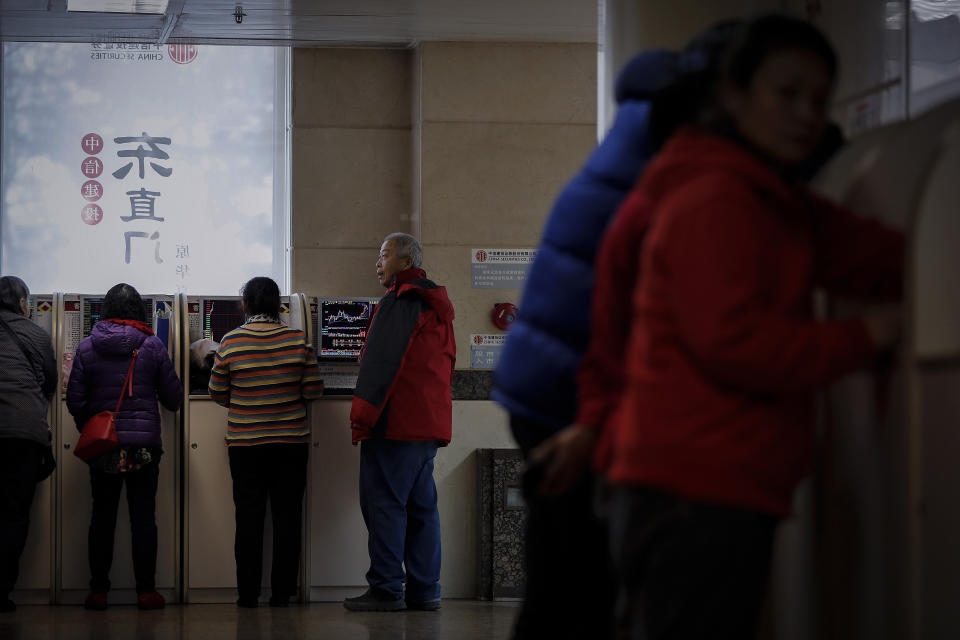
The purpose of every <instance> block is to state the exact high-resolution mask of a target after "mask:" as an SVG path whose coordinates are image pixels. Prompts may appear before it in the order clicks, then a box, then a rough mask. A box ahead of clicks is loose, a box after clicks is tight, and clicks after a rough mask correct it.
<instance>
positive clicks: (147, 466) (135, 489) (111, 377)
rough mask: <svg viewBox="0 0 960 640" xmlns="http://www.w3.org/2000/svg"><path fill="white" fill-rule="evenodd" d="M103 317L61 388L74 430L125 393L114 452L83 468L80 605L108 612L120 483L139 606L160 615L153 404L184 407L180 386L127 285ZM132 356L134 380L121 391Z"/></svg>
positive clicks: (115, 291) (116, 291) (114, 293)
mask: <svg viewBox="0 0 960 640" xmlns="http://www.w3.org/2000/svg"><path fill="white" fill-rule="evenodd" d="M101 317H102V318H103V320H100V321H99V322H97V324H95V325H94V326H93V330H92V331H91V332H90V337H88V338H86V339H84V340H83V341H82V342H81V343H80V345H79V346H78V347H77V353H76V356H74V359H73V367H72V369H71V371H70V381H69V383H68V384H67V408H68V409H69V410H70V413H71V414H72V415H73V417H74V419H75V420H76V423H77V429H78V430H82V429H83V425H84V424H85V423H86V422H87V421H88V420H89V419H90V418H92V417H93V416H95V415H96V414H97V413H99V412H101V411H113V410H114V409H116V407H117V400H118V399H119V398H120V395H121V394H125V397H124V398H123V403H122V404H121V405H120V411H119V412H118V413H117V420H116V427H117V440H118V441H119V443H120V446H119V447H117V448H116V449H113V450H111V451H107V452H106V453H104V454H101V455H100V456H98V457H96V458H94V459H92V460H89V461H88V463H89V464H90V487H91V490H92V494H93V514H92V517H91V519H90V534H89V537H88V547H87V549H88V553H89V562H90V573H91V579H90V594H89V595H88V596H87V598H86V600H85V601H84V606H86V607H87V608H88V609H106V607H107V592H108V591H109V590H110V565H111V564H112V562H113V540H114V530H115V528H116V523H117V508H118V506H119V503H120V490H121V489H122V488H123V485H124V484H126V486H127V504H128V506H129V508H130V528H131V532H132V543H133V574H134V577H135V578H136V583H137V584H136V587H137V605H138V606H139V607H140V608H141V609H159V608H162V607H163V606H164V599H163V596H162V595H160V594H159V593H157V590H156V585H155V578H156V565H157V524H156V496H157V481H158V477H159V473H160V468H159V464H160V456H161V455H162V454H163V449H162V445H163V443H162V442H161V439H160V426H161V425H160V409H159V407H158V406H157V400H158V399H159V401H160V402H161V403H162V404H163V406H164V407H166V408H167V409H169V410H171V411H176V410H177V409H179V408H180V405H181V403H182V402H183V385H182V384H181V383H180V379H179V378H177V374H176V371H174V368H173V362H172V361H171V360H170V356H169V355H168V354H167V350H166V348H165V347H164V346H163V342H161V341H160V339H159V338H157V337H156V336H155V335H153V330H152V328H151V326H150V325H149V324H148V323H147V318H146V312H145V310H144V305H143V299H142V298H141V297H140V294H139V293H137V290H136V289H134V288H133V287H131V286H130V285H129V284H126V283H120V284H118V285H116V286H114V287H113V288H111V289H110V291H108V292H107V295H106V296H105V297H104V299H103V304H102V307H101ZM134 353H136V363H135V365H134V368H133V375H132V376H131V380H130V384H129V386H128V387H125V386H124V381H125V380H126V377H127V370H128V369H129V368H130V362H131V360H132V359H133V355H134Z"/></svg>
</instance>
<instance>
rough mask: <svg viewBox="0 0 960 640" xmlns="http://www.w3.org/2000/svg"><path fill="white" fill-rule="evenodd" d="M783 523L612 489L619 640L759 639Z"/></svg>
mask: <svg viewBox="0 0 960 640" xmlns="http://www.w3.org/2000/svg"><path fill="white" fill-rule="evenodd" d="M777 522H778V520H777V518H775V517H774V516H771V515H767V514H763V513H759V512H754V511H748V510H744V509H737V508H733V507H725V506H719V505H710V504H703V503H695V502H689V501H686V500H682V499H679V498H676V497H674V496H671V495H669V494H666V493H663V492H660V491H656V490H652V489H644V488H637V487H618V488H615V489H614V490H613V493H612V495H611V504H610V547H611V552H612V555H613V560H614V566H615V567H616V569H617V573H618V579H619V587H620V596H619V600H618V605H617V630H618V636H619V637H623V638H633V639H638V640H639V639H641V638H642V639H643V640H664V639H668V638H669V639H674V638H684V639H685V638H710V639H711V640H723V639H725V638H730V639H737V640H743V639H749V638H756V637H757V623H758V619H759V616H760V611H761V608H762V605H763V599H764V593H765V591H766V587H767V582H768V580H769V574H770V562H771V554H772V547H773V536H774V532H775V530H776V526H777Z"/></svg>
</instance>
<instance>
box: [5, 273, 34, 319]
mask: <svg viewBox="0 0 960 640" xmlns="http://www.w3.org/2000/svg"><path fill="white" fill-rule="evenodd" d="M29 297H30V289H29V288H28V287H27V283H26V282H24V281H23V280H21V279H20V278H18V277H17V276H3V277H2V278H0V309H4V310H6V311H13V312H14V313H16V314H19V313H20V300H21V299H24V300H26V299H27V298H29Z"/></svg>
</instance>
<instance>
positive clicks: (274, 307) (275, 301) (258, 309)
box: [240, 276, 280, 316]
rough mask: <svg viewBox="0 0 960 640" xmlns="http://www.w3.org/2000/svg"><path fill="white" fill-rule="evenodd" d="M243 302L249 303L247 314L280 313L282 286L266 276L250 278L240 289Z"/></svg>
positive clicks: (274, 314)
mask: <svg viewBox="0 0 960 640" xmlns="http://www.w3.org/2000/svg"><path fill="white" fill-rule="evenodd" d="M240 295H242V296H243V303H244V304H245V305H247V314H249V315H251V316H257V315H260V314H267V315H269V316H279V315H280V287H278V286H277V283H276V282H274V281H273V280H271V279H270V278H267V277H265V276H257V277H256V278H250V280H248V281H247V283H246V284H245V285H243V288H242V289H240Z"/></svg>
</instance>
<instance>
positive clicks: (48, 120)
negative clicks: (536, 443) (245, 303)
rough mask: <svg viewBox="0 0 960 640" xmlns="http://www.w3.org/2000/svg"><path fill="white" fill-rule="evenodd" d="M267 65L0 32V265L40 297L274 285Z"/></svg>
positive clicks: (237, 53) (265, 60) (272, 123)
mask: <svg viewBox="0 0 960 640" xmlns="http://www.w3.org/2000/svg"><path fill="white" fill-rule="evenodd" d="M276 60H277V51H276V50H275V49H273V48H269V47H213V46H183V45H174V46H170V47H168V46H157V45H139V44H138V45H134V44H117V43H93V44H48V43H5V44H4V45H3V111H2V116H3V121H2V128H3V140H2V163H3V174H2V192H0V197H2V199H0V230H2V236H0V240H2V254H0V270H2V272H3V273H4V274H13V275H18V276H20V277H22V278H23V279H24V280H25V281H26V282H27V284H28V285H29V286H30V289H31V291H34V292H37V293H43V292H52V291H64V292H75V293H101V292H104V291H106V290H107V289H108V288H109V287H111V286H112V285H114V284H116V283H117V282H121V281H124V282H128V283H130V284H132V285H134V286H135V287H136V288H137V289H139V290H140V291H141V292H144V293H172V292H174V291H187V292H189V293H194V294H209V295H235V294H236V293H237V291H238V289H239V287H240V285H241V284H242V283H243V282H245V281H246V280H247V279H248V278H250V277H252V276H255V275H267V276H271V277H273V278H274V279H275V280H277V281H278V283H279V284H280V286H281V287H283V286H284V283H283V273H274V268H275V267H274V265H275V264H282V263H281V262H277V261H275V260H274V251H275V250H277V249H276V248H275V241H274V220H275V216H274V202H275V198H274V190H275V189H276V188H281V187H280V185H278V184H276V183H277V182H278V181H277V180H275V177H274V176H275V171H274V162H275V158H277V157H278V155H277V153H276V149H277V147H276V145H277V144H278V143H279V144H283V141H284V139H285V138H284V135H283V132H282V130H280V131H278V130H277V129H278V127H277V125H276V122H277V119H276V118H275V113H274V111H275V95H274V92H275V87H276V84H277V83H276V77H277V73H278V65H277V62H276ZM280 157H282V154H281V156H280ZM278 175H279V174H278ZM282 250H283V247H282V246H281V247H280V248H279V251H282Z"/></svg>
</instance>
